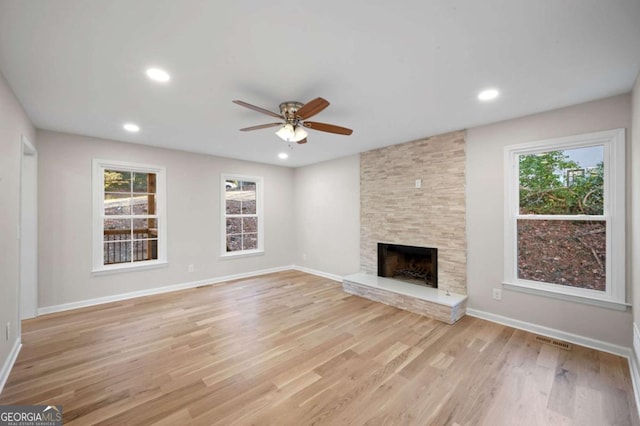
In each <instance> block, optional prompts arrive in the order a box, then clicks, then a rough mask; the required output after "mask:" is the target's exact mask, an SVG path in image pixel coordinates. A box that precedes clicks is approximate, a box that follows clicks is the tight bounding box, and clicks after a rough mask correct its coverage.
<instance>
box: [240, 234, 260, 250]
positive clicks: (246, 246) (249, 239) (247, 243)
mask: <svg viewBox="0 0 640 426" xmlns="http://www.w3.org/2000/svg"><path fill="white" fill-rule="evenodd" d="M242 237H243V238H242V249H243V250H254V249H257V248H258V234H244V235H243V236H242Z"/></svg>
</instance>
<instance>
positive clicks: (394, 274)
mask: <svg viewBox="0 0 640 426" xmlns="http://www.w3.org/2000/svg"><path fill="white" fill-rule="evenodd" d="M378 276H379V277H387V278H395V279H398V280H402V281H407V282H410V283H414V284H420V285H426V286H429V287H434V288H438V249H436V248H428V247H415V246H403V245H399V244H385V243H378Z"/></svg>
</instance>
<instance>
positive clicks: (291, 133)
mask: <svg viewBox="0 0 640 426" xmlns="http://www.w3.org/2000/svg"><path fill="white" fill-rule="evenodd" d="M276 135H278V137H280V139H282V140H283V141H285V142H294V138H295V137H296V132H295V130H294V128H293V124H289V123H287V124H285V125H284V126H282V127H281V128H280V129H279V130H278V131H277V132H276Z"/></svg>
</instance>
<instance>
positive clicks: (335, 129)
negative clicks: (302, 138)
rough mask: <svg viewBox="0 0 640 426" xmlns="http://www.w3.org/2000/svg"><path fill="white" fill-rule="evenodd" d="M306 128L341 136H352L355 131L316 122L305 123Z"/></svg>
mask: <svg viewBox="0 0 640 426" xmlns="http://www.w3.org/2000/svg"><path fill="white" fill-rule="evenodd" d="M302 124H303V125H304V127H308V128H309V129H313V130H320V131H321V132H329V133H337V134H339V135H350V134H351V133H353V130H351V129H347V128H346V127H340V126H335V125H333V124H327V123H317V122H315V121H305V122H304V123H302Z"/></svg>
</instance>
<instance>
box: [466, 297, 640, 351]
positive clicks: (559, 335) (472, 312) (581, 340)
mask: <svg viewBox="0 0 640 426" xmlns="http://www.w3.org/2000/svg"><path fill="white" fill-rule="evenodd" d="M467 315H469V316H472V317H476V318H481V319H485V320H487V321H491V322H496V323H498V324H503V325H508V326H510V327H513V328H517V329H520V330H524V331H529V332H531V333H535V334H540V335H542V336H547V337H552V338H555V339H560V340H564V341H566V342H570V343H574V344H576V345H580V346H586V347H587V348H592V349H597V350H599V351H603V352H609V353H612V354H614V355H620V356H622V357H625V358H627V359H630V358H631V356H632V353H631V352H632V351H631V349H630V348H627V347H625V346H620V345H614V344H613V343H608V342H603V341H601V340H596V339H592V338H590V337H585V336H580V335H578V334H573V333H567V332H565V331H561V330H557V329H555V328H549V327H544V326H542V325H537V324H532V323H530V322H525V321H520V320H517V319H513V318H508V317H503V316H502V315H496V314H492V313H490V312H484V311H479V310H476V309H471V308H467Z"/></svg>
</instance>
